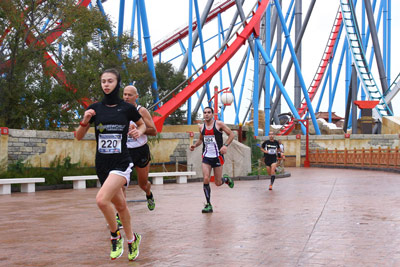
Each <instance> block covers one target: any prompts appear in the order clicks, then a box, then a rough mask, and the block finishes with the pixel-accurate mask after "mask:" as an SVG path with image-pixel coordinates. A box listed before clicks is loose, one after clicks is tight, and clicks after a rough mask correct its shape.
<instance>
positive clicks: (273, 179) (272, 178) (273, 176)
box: [271, 175, 275, 185]
mask: <svg viewBox="0 0 400 267" xmlns="http://www.w3.org/2000/svg"><path fill="white" fill-rule="evenodd" d="M274 181H275V175H271V185H273V184H274Z"/></svg>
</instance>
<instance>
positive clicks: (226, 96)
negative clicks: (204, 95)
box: [208, 86, 233, 120]
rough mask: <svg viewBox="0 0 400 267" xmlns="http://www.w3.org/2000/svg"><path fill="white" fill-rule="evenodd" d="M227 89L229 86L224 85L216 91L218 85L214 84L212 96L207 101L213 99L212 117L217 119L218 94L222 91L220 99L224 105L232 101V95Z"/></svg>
mask: <svg viewBox="0 0 400 267" xmlns="http://www.w3.org/2000/svg"><path fill="white" fill-rule="evenodd" d="M228 90H229V87H226V88H224V89H222V90H220V91H218V86H214V96H213V97H211V99H210V100H209V101H208V102H211V100H213V99H214V119H215V120H218V94H219V93H221V92H224V94H223V95H222V98H221V101H222V103H223V104H224V105H225V106H229V105H230V104H232V102H233V95H232V93H231V92H230V91H228Z"/></svg>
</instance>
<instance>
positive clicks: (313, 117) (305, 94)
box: [275, 1, 321, 135]
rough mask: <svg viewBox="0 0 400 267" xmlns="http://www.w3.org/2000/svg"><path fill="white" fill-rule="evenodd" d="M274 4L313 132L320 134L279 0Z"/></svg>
mask: <svg viewBox="0 0 400 267" xmlns="http://www.w3.org/2000/svg"><path fill="white" fill-rule="evenodd" d="M275 5H276V10H277V11H278V15H279V19H280V20H281V24H282V29H283V31H284V32H285V38H286V39H287V41H288V46H289V49H290V53H291V55H292V59H293V63H294V65H295V67H296V71H297V74H298V77H299V80H300V83H301V89H302V90H303V94H304V98H305V100H306V102H307V107H308V111H309V113H310V115H311V119H312V122H313V125H314V129H315V133H316V134H317V135H321V132H320V130H319V127H318V123H317V119H316V118H315V114H314V109H313V107H312V105H311V100H310V97H309V96H308V91H307V88H306V85H305V83H304V79H303V75H302V74H301V69H300V65H299V62H298V61H297V57H296V52H295V51H294V48H293V44H292V41H291V40H290V34H289V31H288V29H287V27H286V24H285V18H284V17H283V14H282V9H281V6H280V5H279V1H275Z"/></svg>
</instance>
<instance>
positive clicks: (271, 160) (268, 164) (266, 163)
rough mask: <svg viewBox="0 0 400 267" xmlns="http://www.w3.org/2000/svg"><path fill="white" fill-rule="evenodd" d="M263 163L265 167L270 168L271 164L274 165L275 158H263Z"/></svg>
mask: <svg viewBox="0 0 400 267" xmlns="http://www.w3.org/2000/svg"><path fill="white" fill-rule="evenodd" d="M264 163H265V165H266V166H268V167H271V165H272V164H274V163H276V157H265V158H264Z"/></svg>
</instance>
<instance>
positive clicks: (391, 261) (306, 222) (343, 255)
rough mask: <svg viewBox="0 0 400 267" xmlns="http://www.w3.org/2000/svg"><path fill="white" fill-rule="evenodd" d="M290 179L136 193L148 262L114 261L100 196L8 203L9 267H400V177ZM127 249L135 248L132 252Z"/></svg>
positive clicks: (2, 258)
mask: <svg viewBox="0 0 400 267" xmlns="http://www.w3.org/2000/svg"><path fill="white" fill-rule="evenodd" d="M287 171H289V172H290V173H291V176H290V177H288V178H281V179H277V180H276V182H275V186H274V190H273V191H269V190H267V186H268V184H269V181H268V180H249V181H242V180H241V181H236V182H235V187H234V188H233V189H230V188H229V187H228V186H226V185H224V186H222V187H218V188H217V187H216V186H215V185H213V186H212V187H211V202H212V204H213V206H214V213H212V214H202V213H201V209H202V208H203V204H204V202H205V198H204V193H203V186H202V183H199V182H195V183H188V184H164V185H154V186H153V187H152V189H153V193H154V196H155V200H156V209H155V210H154V211H149V210H148V209H147V206H146V203H145V202H144V199H145V196H144V193H143V192H142V191H141V190H140V188H139V187H138V186H130V187H129V189H128V192H127V196H128V200H129V209H130V211H131V215H132V221H133V226H134V231H136V232H139V233H140V234H142V243H141V246H140V255H139V257H138V259H137V261H135V262H129V261H128V256H127V253H126V251H125V253H124V255H123V256H122V257H121V258H119V259H117V260H114V261H111V260H110V259H109V252H110V242H109V231H108V229H107V227H106V223H105V220H104V218H103V216H102V214H101V212H100V211H99V209H98V208H97V206H96V203H95V196H96V192H97V190H98V189H97V188H88V189H83V190H73V189H64V190H50V191H37V192H36V193H12V194H11V195H0V203H1V205H0V266H400V207H399V203H400V190H399V189H400V175H399V174H395V173H387V172H380V171H364V170H349V169H324V168H287ZM125 249H127V245H126V244H125Z"/></svg>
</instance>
